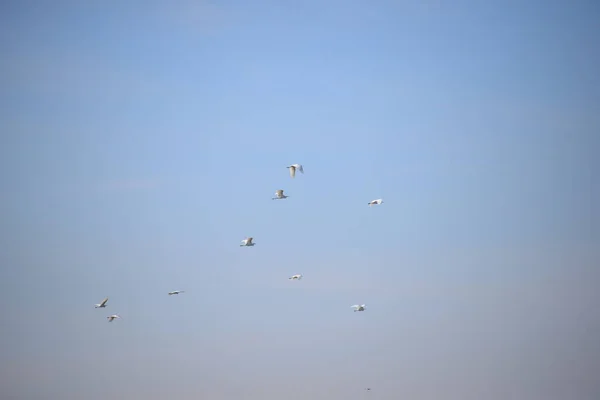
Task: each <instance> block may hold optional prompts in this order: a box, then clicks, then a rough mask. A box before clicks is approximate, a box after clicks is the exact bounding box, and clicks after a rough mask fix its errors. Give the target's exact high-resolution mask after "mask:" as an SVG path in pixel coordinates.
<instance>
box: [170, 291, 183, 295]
mask: <svg viewBox="0 0 600 400" xmlns="http://www.w3.org/2000/svg"><path fill="white" fill-rule="evenodd" d="M179 293H185V290H174V291H172V292H169V296H171V295H173V294H179Z"/></svg>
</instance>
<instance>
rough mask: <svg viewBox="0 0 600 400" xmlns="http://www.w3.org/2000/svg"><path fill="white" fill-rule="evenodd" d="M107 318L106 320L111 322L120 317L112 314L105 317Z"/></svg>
mask: <svg viewBox="0 0 600 400" xmlns="http://www.w3.org/2000/svg"><path fill="white" fill-rule="evenodd" d="M106 318H108V322H113V320H114V319H117V318H118V319H120V318H121V317H119V316H118V315H117V314H113V315H111V316H110V317H106Z"/></svg>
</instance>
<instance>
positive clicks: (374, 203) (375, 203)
mask: <svg viewBox="0 0 600 400" xmlns="http://www.w3.org/2000/svg"><path fill="white" fill-rule="evenodd" d="M381 203H383V200H381V199H377V200H372V201H370V202H369V207H371V206H376V205H379V204H381Z"/></svg>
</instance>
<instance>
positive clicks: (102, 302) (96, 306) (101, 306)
mask: <svg viewBox="0 0 600 400" xmlns="http://www.w3.org/2000/svg"><path fill="white" fill-rule="evenodd" d="M107 301H108V297H107V298H105V299H104V300H102V301H101V302H100V303H99V304H96V305H95V307H94V308H104V307H106V302H107Z"/></svg>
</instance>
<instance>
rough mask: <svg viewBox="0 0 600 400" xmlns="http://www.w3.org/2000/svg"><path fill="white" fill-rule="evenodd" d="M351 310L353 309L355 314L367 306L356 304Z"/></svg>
mask: <svg viewBox="0 0 600 400" xmlns="http://www.w3.org/2000/svg"><path fill="white" fill-rule="evenodd" d="M351 308H354V312H357V311H365V309H366V308H367V306H366V305H365V304H362V305H358V304H356V305H353V306H352V307H351Z"/></svg>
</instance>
